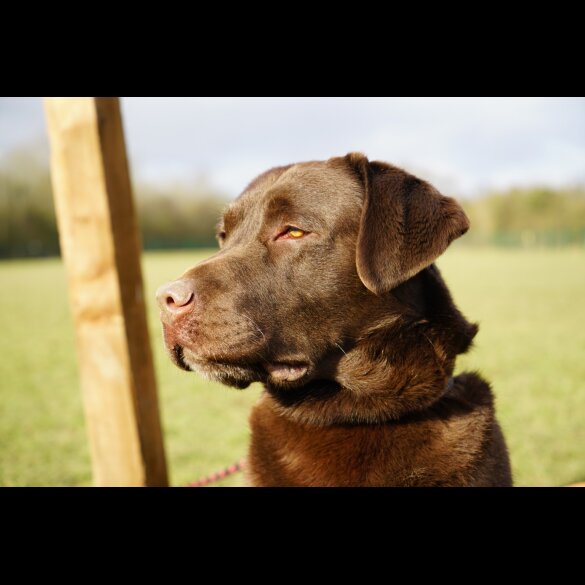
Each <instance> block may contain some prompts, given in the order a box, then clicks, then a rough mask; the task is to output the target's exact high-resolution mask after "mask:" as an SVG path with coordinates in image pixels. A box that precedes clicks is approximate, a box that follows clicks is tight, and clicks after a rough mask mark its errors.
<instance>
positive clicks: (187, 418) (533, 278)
mask: <svg viewBox="0 0 585 585" xmlns="http://www.w3.org/2000/svg"><path fill="white" fill-rule="evenodd" d="M203 256H204V254H202V253H199V252H192V253H184V252H180V253H149V254H146V255H145V256H144V271H145V285H146V290H147V298H148V301H150V303H149V307H148V308H149V325H150V332H151V337H152V344H153V347H154V354H155V363H156V370H157V378H158V382H159V398H160V402H161V410H162V417H163V425H164V433H165V441H166V449H167V457H168V460H169V466H170V473H171V481H172V484H173V485H182V484H185V483H187V482H188V481H191V480H193V479H196V478H197V477H198V476H200V475H203V474H207V473H209V472H211V471H215V470H216V469H218V468H221V467H223V466H225V465H227V464H230V463H232V462H233V461H235V460H237V459H239V458H240V457H241V456H243V455H245V452H246V445H247V441H248V429H247V416H248V412H249V409H250V407H251V405H252V404H253V403H254V401H255V400H256V399H257V397H258V394H259V392H260V388H259V386H258V385H257V384H256V385H254V386H253V387H251V388H249V389H247V390H244V391H238V390H234V389H228V388H225V387H222V386H220V385H219V384H213V383H210V382H206V381H204V380H203V379H202V378H200V377H198V376H197V375H195V374H191V373H187V372H182V371H180V370H179V369H178V368H176V367H175V366H173V365H172V364H171V363H170V361H169V359H168V358H167V356H166V354H165V353H164V348H163V346H162V341H161V335H160V326H159V323H158V311H157V309H156V307H155V305H154V303H153V302H152V300H153V296H154V291H155V290H156V288H157V286H158V285H159V284H161V283H162V282H165V281H167V280H171V279H173V278H176V277H177V276H178V275H180V274H181V273H182V272H183V271H184V270H185V269H186V268H187V267H188V266H190V265H192V264H193V263H195V262H196V261H197V260H199V259H201V258H202V257H203ZM439 267H440V268H441V270H442V271H443V275H444V276H445V278H446V280H447V283H448V284H449V286H450V288H451V291H452V293H453V296H454V298H455V300H456V302H457V303H458V305H459V306H460V308H461V309H462V310H463V312H464V313H465V315H466V316H467V317H468V318H470V319H471V320H476V321H479V323H480V325H481V328H480V332H479V334H478V336H477V337H476V344H475V348H474V349H473V350H472V351H471V352H470V353H469V354H468V355H466V356H463V357H462V358H461V359H460V361H459V362H458V368H457V370H458V371H461V370H463V369H477V370H479V371H480V372H481V373H483V374H484V375H485V376H486V377H487V378H488V379H489V380H490V381H491V382H492V384H493V387H494V391H495V393H496V397H497V408H498V413H499V418H500V421H501V422H502V425H503V428H504V432H505V435H506V438H507V440H508V444H509V447H510V450H511V455H512V465H513V469H514V475H515V483H516V485H562V484H566V483H570V482H574V481H579V480H581V481H584V480H585V424H584V423H585V253H584V252H583V251H580V250H564V251H553V250H550V251H548V250H547V251H518V250H515V251H507V250H490V249H478V250H475V249H473V250H472V249H466V248H453V249H452V250H450V251H448V252H447V253H446V254H445V256H444V257H443V258H441V260H440V261H439ZM0 284H1V286H0V331H1V332H2V335H1V336H0V485H4V486H12V485H91V468H90V461H89V451H88V445H87V440H86V434H85V427H84V421H83V412H82V404H81V395H80V390H79V384H78V372H77V362H76V354H75V347H74V334H73V325H72V320H71V317H70V315H69V308H68V299H67V290H66V283H65V274H64V270H63V266H62V264H61V262H60V261H59V260H57V259H51V260H24V261H9V262H2V263H0ZM240 481H241V476H234V477H233V478H229V479H228V480H226V481H225V482H224V483H223V485H237V484H238V482H240Z"/></svg>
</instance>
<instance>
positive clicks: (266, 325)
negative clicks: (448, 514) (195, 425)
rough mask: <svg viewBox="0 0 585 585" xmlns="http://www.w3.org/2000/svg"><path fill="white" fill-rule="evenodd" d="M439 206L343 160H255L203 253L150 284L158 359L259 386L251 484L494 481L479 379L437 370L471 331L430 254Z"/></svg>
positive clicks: (494, 435) (397, 181)
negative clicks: (253, 173) (158, 325)
mask: <svg viewBox="0 0 585 585" xmlns="http://www.w3.org/2000/svg"><path fill="white" fill-rule="evenodd" d="M468 228H469V222H468V219H467V217H466V216H465V213H464V212H463V210H462V209H461V207H460V206H459V205H458V204H457V202H456V201H454V200H453V199H451V198H449V197H444V196H443V195H441V194H440V193H439V192H438V191H437V190H436V189H434V188H433V187H432V186H431V185H429V184H428V183H426V182H425V181H422V180H420V179H418V178H416V177H414V176H412V175H410V174H408V173H407V172H405V171H403V170H402V169H399V168H397V167H395V166H392V165H389V164H386V163H383V162H370V161H368V159H367V158H366V157H365V156H364V155H362V154H359V153H350V154H348V155H347V156H345V157H336V158H331V159H329V160H327V161H314V162H305V163H300V164H294V165H289V166H285V167H278V168H274V169H271V170H269V171H267V172H265V173H263V174H262V175H260V176H259V177H257V178H256V179H255V180H254V181H252V182H251V183H250V185H248V187H247V188H246V189H245V191H244V192H243V193H242V194H241V195H240V196H239V197H238V198H237V199H236V200H235V201H234V202H233V203H232V204H231V205H230V206H229V207H228V209H227V211H226V212H225V214H224V216H223V219H222V221H221V223H220V225H219V230H218V239H219V242H220V247H221V249H220V251H219V252H218V253H217V254H215V255H214V256H212V257H211V258H208V259H207V260H205V261H203V262H201V263H200V264H198V265H197V266H195V267H194V268H191V269H190V270H188V271H187V272H186V273H185V274H184V275H183V276H182V277H181V278H180V279H179V280H176V281H174V282H171V283H169V284H167V285H164V286H162V287H161V288H160V289H159V291H158V293H157V296H158V302H159V304H160V306H161V318H162V322H163V330H164V340H165V343H166V346H167V348H168V350H169V353H170V355H171V358H172V359H173V361H174V362H175V363H176V364H177V365H178V366H179V367H181V368H184V369H185V370H196V371H198V372H201V373H202V374H204V375H206V376H208V377H209V378H211V379H214V380H219V381H220V382H223V383H225V384H228V385H230V386H235V387H237V388H245V387H246V386H248V385H249V384H250V383H251V382H255V381H261V382H263V383H264V385H265V391H264V392H263V394H262V397H261V399H260V401H259V402H258V403H257V405H256V406H255V407H254V409H253V411H252V414H251V417H250V425H251V430H252V439H251V445H250V450H249V455H248V462H247V474H248V481H249V483H250V484H251V485H254V486H510V485H511V484H512V478H511V472H510V464H509V459H508V453H507V449H506V445H505V442H504V438H503V436H502V432H501V430H500V427H499V425H498V423H497V421H496V418H495V413H494V404H493V396H492V393H491V390H490V386H489V384H488V383H487V382H485V381H484V380H483V379H482V378H480V376H478V375H477V374H475V373H464V374H460V375H459V376H456V377H452V373H453V367H454V364H455V357H456V356H457V354H460V353H464V352H465V351H467V349H468V348H469V346H470V345H471V341H472V339H473V337H474V336H475V334H476V333H477V329H478V327H477V325H475V324H472V323H470V322H468V321H467V320H466V319H465V317H464V316H463V315H462V314H461V313H460V312H459V310H458V309H457V308H456V306H455V304H454V303H453V300H452V299H451V295H450V294H449V291H448V290H447V287H446V285H445V283H444V281H443V279H442V278H441V275H440V273H439V270H438V269H437V268H436V266H435V265H434V264H433V261H434V260H435V259H436V258H437V257H438V256H439V255H440V254H441V253H442V252H444V251H445V249H446V248H447V246H448V245H449V244H450V243H451V242H452V241H453V240H454V239H455V238H458V237H459V236H461V235H462V234H464V233H465V232H466V231H467V229H468Z"/></svg>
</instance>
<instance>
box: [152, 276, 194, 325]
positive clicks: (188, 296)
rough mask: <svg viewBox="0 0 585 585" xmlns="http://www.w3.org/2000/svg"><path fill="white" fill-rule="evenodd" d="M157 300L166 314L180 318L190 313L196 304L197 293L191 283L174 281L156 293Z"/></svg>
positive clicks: (183, 280) (182, 280) (164, 285)
mask: <svg viewBox="0 0 585 585" xmlns="http://www.w3.org/2000/svg"><path fill="white" fill-rule="evenodd" d="M156 300H157V301H158V304H159V306H160V308H161V310H162V311H163V312H164V313H168V314H169V315H172V316H175V317H176V316H179V315H182V314H184V313H188V312H189V311H191V309H192V308H193V305H194V304H195V291H194V289H193V284H192V283H191V281H189V280H186V279H181V280H173V281H172V282H167V284H163V285H162V286H161V287H160V288H159V289H158V290H157V291H156Z"/></svg>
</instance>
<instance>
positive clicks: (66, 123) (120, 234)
mask: <svg viewBox="0 0 585 585" xmlns="http://www.w3.org/2000/svg"><path fill="white" fill-rule="evenodd" d="M45 111H46V115H47V123H48V129H49V141H50V144H51V175H52V182H53V192H54V198H55V206H56V212H57V220H58V224H59V237H60V242H61V252H62V254H63V257H64V260H65V265H66V268H67V273H68V279H69V296H70V300H71V306H72V310H73V315H74V319H75V326H76V337H77V351H78V358H79V364H80V375H81V386H82V390H83V398H84V409H85V415H86V419H87V428H88V432H89V440H90V446H91V457H92V467H93V474H94V483H95V484H96V485H99V486H143V485H146V486H165V485H167V470H166V462H165V453H164V447H163V440H162V432H161V425H160V418H159V410H158V402H157V395H156V381H155V376H154V367H153V362H152V354H151V349H150V343H149V338H148V328H147V323H146V313H145V307H144V297H143V287H142V274H141V269H140V240H139V235H138V228H137V220H136V214H135V211H134V204H133V200H132V190H131V185H130V176H129V173H128V163H127V160H126V151H125V147H124V133H123V128H122V118H121V114H120V104H119V101H118V99H117V98H45Z"/></svg>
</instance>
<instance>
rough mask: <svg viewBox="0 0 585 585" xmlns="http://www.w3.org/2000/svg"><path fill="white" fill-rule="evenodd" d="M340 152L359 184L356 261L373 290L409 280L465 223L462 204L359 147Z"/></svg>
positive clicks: (463, 229) (380, 291) (385, 289)
mask: <svg viewBox="0 0 585 585" xmlns="http://www.w3.org/2000/svg"><path fill="white" fill-rule="evenodd" d="M345 158H346V161H347V162H348V164H349V165H350V166H351V168H352V169H353V170H354V172H356V173H357V174H358V176H359V177H360V179H361V181H362V183H363V185H364V193H365V195H364V203H363V207H362V215H361V219H360V228H359V234H358V240H357V250H356V265H357V271H358V274H359V277H360V279H361V280H362V282H363V283H364V285H365V286H366V287H367V288H368V289H370V290H371V291H372V292H373V293H375V294H377V295H380V294H383V293H385V292H388V291H389V290H391V289H393V288H394V287H396V286H398V285H399V284H400V283H402V282H404V281H406V280H408V279H409V278H411V277H412V276H414V275H415V274H417V273H418V272H420V271H421V270H422V269H423V268H426V267H427V266H429V265H430V264H432V262H433V261H434V260H435V259H436V258H437V257H438V256H440V255H441V254H442V253H443V252H444V251H445V250H446V249H447V246H448V245H449V244H450V243H451V242H452V241H453V240H454V239H456V238H458V237H459V236H462V235H463V234H464V233H465V232H466V231H467V230H468V229H469V220H468V219H467V216H466V215H465V213H464V211H463V209H461V206H460V205H459V204H458V203H457V202H456V201H455V200H454V199H452V198H451V197H445V196H443V195H441V194H440V193H439V192H438V191H437V190H436V189H435V188H434V187H432V186H431V185H429V184H428V183H426V182H425V181H422V180H421V179H418V178H416V177H414V176H413V175H410V174H408V173H407V172H406V171H403V170H402V169H399V168H398V167H395V166H392V165H389V164H387V163H383V162H378V161H375V162H369V161H368V159H367V158H366V157H365V156H364V155H363V154H360V153H350V154H348V155H347V156H346V157H345Z"/></svg>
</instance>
